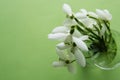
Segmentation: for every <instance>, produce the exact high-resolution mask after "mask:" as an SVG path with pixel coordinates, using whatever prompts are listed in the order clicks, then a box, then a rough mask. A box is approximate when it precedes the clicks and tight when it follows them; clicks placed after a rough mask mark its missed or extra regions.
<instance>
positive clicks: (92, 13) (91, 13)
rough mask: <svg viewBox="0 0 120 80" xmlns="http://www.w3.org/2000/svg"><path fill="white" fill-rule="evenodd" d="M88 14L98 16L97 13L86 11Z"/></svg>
mask: <svg viewBox="0 0 120 80" xmlns="http://www.w3.org/2000/svg"><path fill="white" fill-rule="evenodd" d="M88 15H90V16H92V17H95V18H98V16H97V14H96V13H94V12H88Z"/></svg>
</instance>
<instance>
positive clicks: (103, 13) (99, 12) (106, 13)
mask: <svg viewBox="0 0 120 80" xmlns="http://www.w3.org/2000/svg"><path fill="white" fill-rule="evenodd" d="M96 14H97V15H98V16H99V17H100V18H101V19H103V20H108V21H110V20H111V19H112V15H111V14H110V13H109V11H108V10H100V9H96Z"/></svg>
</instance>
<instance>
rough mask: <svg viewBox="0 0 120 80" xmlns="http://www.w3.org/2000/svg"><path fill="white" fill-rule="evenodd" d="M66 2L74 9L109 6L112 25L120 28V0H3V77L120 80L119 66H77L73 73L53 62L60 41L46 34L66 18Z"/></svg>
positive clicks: (0, 23)
mask: <svg viewBox="0 0 120 80" xmlns="http://www.w3.org/2000/svg"><path fill="white" fill-rule="evenodd" d="M63 3H68V4H70V5H71V6H72V8H73V11H75V12H76V11H78V10H79V9H80V8H85V9H87V10H91V11H94V10H95V9H96V8H99V9H108V10H109V11H110V12H111V13H112V15H113V19H112V21H111V28H113V29H116V30H119V29H120V22H119V19H120V17H119V15H120V10H119V5H120V1H119V0H0V80H119V78H120V76H119V75H120V68H117V69H115V70H111V71H103V70H100V69H98V68H93V67H91V68H85V69H83V68H81V67H79V66H77V71H78V72H77V74H71V73H69V72H68V71H67V69H65V68H59V69H56V68H53V67H52V66H51V63H52V62H53V61H54V60H57V55H56V53H55V44H56V43H57V42H55V41H51V40H48V38H47V35H48V34H49V33H50V32H51V30H52V29H53V28H54V27H56V26H59V25H61V24H62V22H63V20H64V19H65V14H64V13H63V11H62V5H63Z"/></svg>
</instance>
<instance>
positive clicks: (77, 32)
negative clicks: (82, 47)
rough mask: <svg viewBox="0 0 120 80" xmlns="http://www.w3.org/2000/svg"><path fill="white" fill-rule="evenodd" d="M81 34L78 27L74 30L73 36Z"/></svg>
mask: <svg viewBox="0 0 120 80" xmlns="http://www.w3.org/2000/svg"><path fill="white" fill-rule="evenodd" d="M81 35H82V34H81V33H80V32H79V31H78V30H77V29H75V30H74V33H73V36H75V37H80V36H81Z"/></svg>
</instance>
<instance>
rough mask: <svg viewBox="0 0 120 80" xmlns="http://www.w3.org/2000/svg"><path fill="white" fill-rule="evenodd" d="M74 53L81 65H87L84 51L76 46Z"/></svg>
mask: <svg viewBox="0 0 120 80" xmlns="http://www.w3.org/2000/svg"><path fill="white" fill-rule="evenodd" d="M74 55H75V57H76V61H77V63H78V64H79V65H81V66H82V67H85V66H86V59H85V57H84V55H83V53H82V52H81V51H80V50H79V49H78V48H77V47H76V48H75V50H74Z"/></svg>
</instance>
